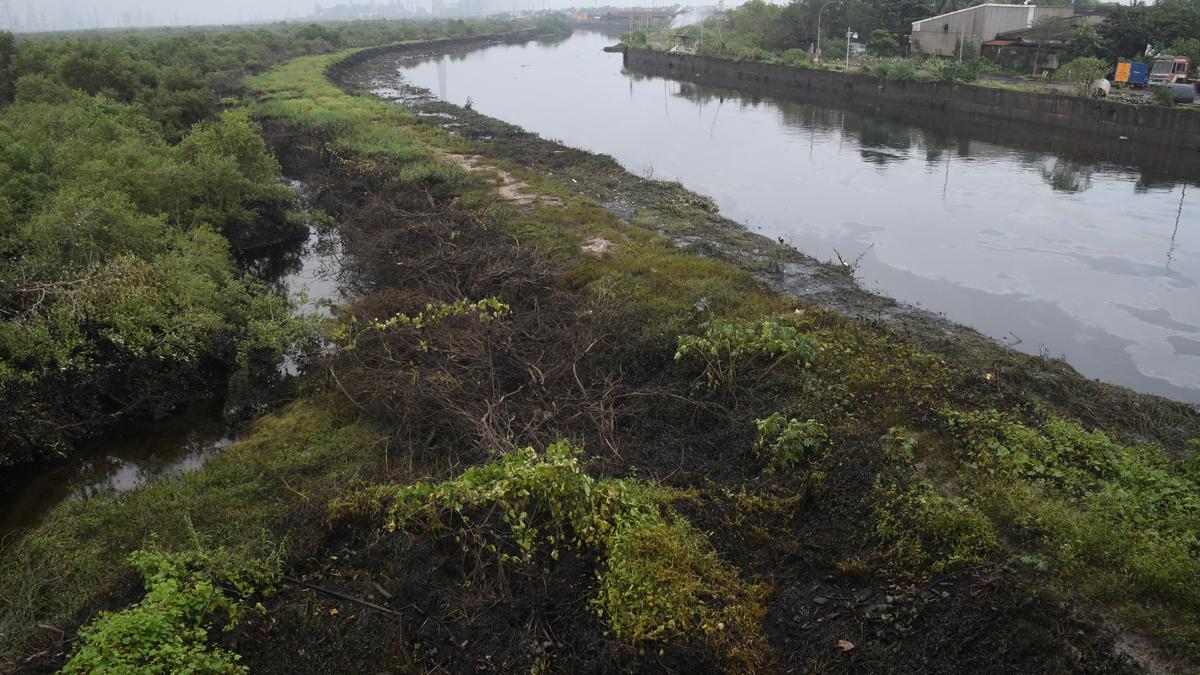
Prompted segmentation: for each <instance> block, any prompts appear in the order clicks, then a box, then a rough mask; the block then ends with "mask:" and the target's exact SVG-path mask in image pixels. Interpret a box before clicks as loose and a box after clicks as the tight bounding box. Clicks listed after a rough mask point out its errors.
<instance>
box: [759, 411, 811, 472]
mask: <svg viewBox="0 0 1200 675" xmlns="http://www.w3.org/2000/svg"><path fill="white" fill-rule="evenodd" d="M754 424H755V426H757V427H758V440H757V441H755V443H754V450H755V451H756V452H757V453H758V455H759V456H760V457H762V458H763V459H765V460H766V461H767V472H768V473H773V472H775V471H790V470H792V469H796V468H799V467H802V466H808V465H811V464H814V463H816V462H818V461H820V460H821V459H822V458H823V457H824V456H825V454H826V452H827V451H828V445H829V435H828V434H827V433H826V432H825V427H824V426H822V425H821V423H820V422H818V421H816V420H804V421H800V420H798V419H794V418H793V419H788V418H787V417H785V416H784V415H782V414H781V413H773V414H772V415H771V416H770V417H768V418H766V419H760V420H754Z"/></svg>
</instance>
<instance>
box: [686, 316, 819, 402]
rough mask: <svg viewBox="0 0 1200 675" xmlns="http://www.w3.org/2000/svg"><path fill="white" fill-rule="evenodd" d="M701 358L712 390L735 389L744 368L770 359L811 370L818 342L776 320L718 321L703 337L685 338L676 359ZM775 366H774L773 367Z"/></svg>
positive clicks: (716, 320) (689, 336) (793, 327)
mask: <svg viewBox="0 0 1200 675" xmlns="http://www.w3.org/2000/svg"><path fill="white" fill-rule="evenodd" d="M691 356H694V357H697V358H699V359H700V360H702V361H703V362H704V366H705V367H704V374H705V377H706V379H707V381H708V386H709V387H710V388H715V387H716V386H717V385H718V384H719V385H723V386H727V387H728V386H732V385H733V384H734V382H735V380H736V379H737V376H738V374H739V371H740V369H741V368H742V367H744V366H746V365H749V364H750V363H752V362H754V361H758V360H761V359H763V358H764V357H770V358H773V359H774V360H775V362H774V365H778V364H781V363H792V364H794V365H798V366H801V367H803V368H808V367H809V366H811V365H812V363H813V359H814V358H815V350H814V341H813V339H812V337H811V336H809V335H807V334H805V333H803V332H801V331H800V329H798V328H796V327H795V326H789V325H787V324H783V323H779V322H776V321H763V322H761V323H758V324H753V323H731V322H728V321H722V320H720V319H714V320H713V321H710V322H708V323H706V324H705V325H704V333H703V334H702V335H681V336H679V339H678V348H677V349H676V351H675V360H676V361H681V360H683V359H684V358H686V357H691ZM772 367H773V366H772Z"/></svg>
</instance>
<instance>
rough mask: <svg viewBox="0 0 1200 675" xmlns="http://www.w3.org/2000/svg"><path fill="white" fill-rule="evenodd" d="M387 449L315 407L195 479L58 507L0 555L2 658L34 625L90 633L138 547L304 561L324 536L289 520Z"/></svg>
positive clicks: (20, 648)
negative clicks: (94, 613) (95, 612)
mask: <svg viewBox="0 0 1200 675" xmlns="http://www.w3.org/2000/svg"><path fill="white" fill-rule="evenodd" d="M385 443H386V438H383V437H381V436H380V435H379V433H378V432H377V431H376V430H374V429H372V428H371V426H370V425H369V424H367V423H364V422H362V421H360V420H356V419H355V418H354V416H353V415H350V414H348V412H347V411H344V410H341V409H340V406H339V405H338V404H337V403H336V401H331V400H329V399H326V398H320V397H318V398H316V399H313V400H308V401H303V402H299V403H296V404H293V405H292V406H290V407H288V408H287V409H285V410H283V411H281V412H279V413H275V414H272V415H268V416H267V417H265V418H263V419H261V420H259V421H258V422H256V423H255V424H254V426H253V428H252V429H250V431H249V432H248V433H247V435H246V438H245V439H244V440H242V441H241V442H239V443H236V444H234V445H232V446H230V447H229V448H226V449H225V450H223V451H222V452H221V454H220V455H218V456H217V457H215V458H213V459H212V460H211V461H210V462H209V463H208V464H206V465H205V467H204V469H203V470H199V471H193V472H189V473H187V474H184V475H183V476H181V477H180V478H177V479H167V480H161V481H156V482H153V483H150V484H148V485H145V486H143V487H141V488H138V489H136V490H133V491H130V492H126V493H121V494H106V495H99V496H96V497H93V498H91V499H88V500H72V501H67V502H64V503H63V504H61V505H59V506H58V507H56V508H55V509H54V510H52V511H51V512H50V513H48V514H47V515H46V517H45V519H44V520H43V521H42V522H41V523H40V524H39V525H38V526H37V527H35V528H33V529H32V530H30V531H28V532H26V533H24V534H23V535H21V536H20V537H19V538H18V539H17V541H16V543H15V544H9V545H8V546H7V547H6V548H5V549H4V550H3V555H2V556H0V589H3V594H2V597H0V612H2V613H3V616H4V617H5V621H6V626H7V627H6V629H5V630H4V631H3V633H0V654H2V655H5V656H6V659H8V658H13V656H12V655H15V654H20V653H24V652H25V650H26V648H27V646H28V645H30V644H33V643H31V640H33V639H34V637H35V635H36V633H38V632H39V631H40V629H39V628H38V627H37V624H38V623H49V624H51V625H58V626H71V625H77V624H78V623H80V622H81V621H82V622H86V621H87V620H88V618H89V617H90V614H89V612H88V610H89V608H91V607H94V606H95V603H96V602H97V601H98V600H99V599H100V598H102V597H103V596H104V595H105V594H120V593H122V589H123V587H124V585H123V583H122V578H123V576H124V574H125V570H127V569H128V568H127V566H126V559H127V558H128V556H129V555H130V554H131V553H132V552H134V551H137V550H139V549H142V548H144V547H148V546H151V545H152V546H153V547H156V548H157V549H158V550H160V551H162V552H166V553H181V554H188V553H189V552H192V551H196V550H197V549H201V550H211V549H214V548H224V549H225V553H224V555H225V556H227V558H228V559H229V562H228V563H227V564H226V565H225V566H232V567H236V565H234V562H235V561H236V560H237V559H239V558H240V559H243V560H270V559H271V558H272V556H274V555H276V553H274V552H276V551H277V550H278V548H279V546H278V542H283V541H286V543H287V550H288V551H289V552H290V553H292V554H295V555H303V554H304V552H306V551H308V550H310V547H311V541H312V540H313V538H314V537H317V536H319V530H320V527H319V526H318V525H315V524H314V523H312V522H307V523H305V525H304V527H303V528H297V527H295V526H296V525H297V521H295V520H294V518H295V516H293V515H291V514H293V513H295V512H296V511H303V510H304V509H306V508H308V509H311V508H312V505H313V504H315V503H322V500H328V499H330V498H332V496H333V495H335V494H337V493H338V492H340V491H341V490H343V489H344V488H345V485H346V484H347V482H348V481H350V480H352V479H353V478H354V477H355V476H359V475H363V474H364V473H367V474H370V473H374V472H376V471H379V470H380V468H379V465H380V462H381V457H380V452H379V448H380V447H382V446H383V445H384V444H385ZM290 519H291V520H290ZM317 520H318V521H319V516H318V518H317ZM289 522H290V523H291V525H290V526H289ZM300 522H303V521H300ZM309 525H313V526H314V528H315V529H308V526H309ZM151 535H153V537H151ZM198 542H199V544H198Z"/></svg>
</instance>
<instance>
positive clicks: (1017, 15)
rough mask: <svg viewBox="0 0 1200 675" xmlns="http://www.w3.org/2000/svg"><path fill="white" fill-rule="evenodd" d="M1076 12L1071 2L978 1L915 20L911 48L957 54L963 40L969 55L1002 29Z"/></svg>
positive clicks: (1025, 25)
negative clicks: (1061, 4) (1044, 4)
mask: <svg viewBox="0 0 1200 675" xmlns="http://www.w3.org/2000/svg"><path fill="white" fill-rule="evenodd" d="M1074 13H1075V10H1074V8H1072V7H1070V6H1065V7H1040V6H1038V5H993V4H987V5H976V6H974V7H968V8H966V9H960V10H958V11H957V12H949V13H947V14H939V15H938V16H934V17H930V18H928V19H921V20H920V21H914V22H913V25H912V50H913V51H914V52H919V53H921V54H931V55H934V56H954V55H955V54H957V53H958V45H959V43H960V42H961V43H962V44H964V45H966V46H967V49H969V50H971V51H970V52H968V55H975V56H978V55H979V49H980V47H981V46H982V45H983V43H985V42H989V41H991V40H994V39H996V36H997V35H999V34H1000V33H1004V32H1008V31H1015V30H1021V29H1024V28H1032V27H1033V26H1034V25H1035V24H1037V23H1038V22H1040V21H1043V20H1045V19H1054V18H1060V19H1069V18H1070V17H1071V16H1072V15H1073V14H1074Z"/></svg>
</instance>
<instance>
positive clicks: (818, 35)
mask: <svg viewBox="0 0 1200 675" xmlns="http://www.w3.org/2000/svg"><path fill="white" fill-rule="evenodd" d="M835 2H841V0H829V2H826V3H825V4H823V5H821V9H819V10H817V61H818V62H820V60H821V14H822V13H823V12H824V11H825V8H826V7H828V6H830V5H832V4H833V3H835Z"/></svg>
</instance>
